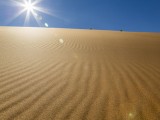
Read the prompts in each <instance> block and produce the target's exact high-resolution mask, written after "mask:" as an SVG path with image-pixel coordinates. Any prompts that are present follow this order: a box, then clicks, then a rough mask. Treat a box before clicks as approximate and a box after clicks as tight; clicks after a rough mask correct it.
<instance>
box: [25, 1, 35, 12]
mask: <svg viewBox="0 0 160 120" xmlns="http://www.w3.org/2000/svg"><path fill="white" fill-rule="evenodd" d="M24 8H25V9H26V10H27V11H33V9H34V6H33V4H32V3H31V2H30V1H28V2H26V3H25V4H24Z"/></svg>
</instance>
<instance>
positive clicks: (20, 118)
mask: <svg viewBox="0 0 160 120" xmlns="http://www.w3.org/2000/svg"><path fill="white" fill-rule="evenodd" d="M159 119H160V34H158V33H129V32H128V33H127V32H113V31H97V30H74V29H42V28H10V27H1V28H0V120H159Z"/></svg>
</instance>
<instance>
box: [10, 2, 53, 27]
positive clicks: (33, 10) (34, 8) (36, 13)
mask: <svg viewBox="0 0 160 120" xmlns="http://www.w3.org/2000/svg"><path fill="white" fill-rule="evenodd" d="M11 1H12V3H14V4H15V5H16V6H19V7H20V8H22V10H21V11H19V12H18V13H17V14H16V15H15V16H14V17H13V19H11V21H12V20H14V19H15V18H17V17H18V16H20V15H21V14H23V13H24V12H25V13H26V17H25V21H24V25H26V24H27V23H28V22H29V19H30V17H31V16H33V18H34V19H35V20H36V22H37V23H38V25H39V26H44V27H48V24H47V23H46V22H43V21H42V20H44V19H43V17H42V16H41V15H40V13H45V14H48V15H52V14H51V13H50V12H49V11H48V10H47V9H44V8H42V7H38V4H39V3H40V2H42V1H43V0H11Z"/></svg>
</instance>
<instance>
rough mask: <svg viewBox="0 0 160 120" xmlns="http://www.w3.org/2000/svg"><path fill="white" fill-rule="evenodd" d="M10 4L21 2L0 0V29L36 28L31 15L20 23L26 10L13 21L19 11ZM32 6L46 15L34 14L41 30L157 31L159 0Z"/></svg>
mask: <svg viewBox="0 0 160 120" xmlns="http://www.w3.org/2000/svg"><path fill="white" fill-rule="evenodd" d="M13 1H23V0H0V26H30V27H38V26H39V25H38V24H37V23H36V20H35V19H34V17H33V16H30V19H29V20H28V22H27V24H24V21H25V17H26V13H27V11H25V12H24V13H22V14H21V15H20V16H18V17H17V18H15V19H13V16H15V15H16V14H17V13H18V12H20V11H22V9H23V7H21V6H18V5H15V4H13ZM34 1H36V0H32V2H34ZM35 6H37V7H39V8H45V9H48V13H50V15H48V14H45V13H42V12H38V11H36V13H37V16H38V20H39V22H40V23H41V25H40V26H41V27H43V25H44V24H45V23H46V25H44V26H49V27H51V28H80V29H88V28H94V29H105V30H120V29H123V30H125V31H146V32H160V0H41V2H40V3H38V4H36V5H35ZM45 11H46V10H45Z"/></svg>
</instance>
